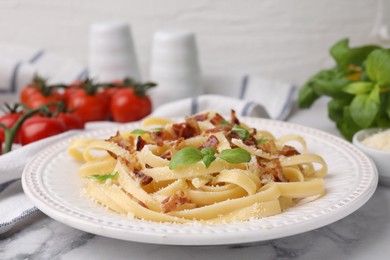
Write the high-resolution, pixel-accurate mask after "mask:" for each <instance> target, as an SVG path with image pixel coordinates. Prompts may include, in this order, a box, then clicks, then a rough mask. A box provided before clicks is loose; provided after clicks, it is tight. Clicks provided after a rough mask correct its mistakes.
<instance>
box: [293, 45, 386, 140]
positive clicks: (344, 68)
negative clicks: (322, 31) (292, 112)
mask: <svg viewBox="0 0 390 260" xmlns="http://www.w3.org/2000/svg"><path fill="white" fill-rule="evenodd" d="M330 53H331V55H332V57H333V59H334V60H335V63H336V66H335V67H333V68H331V69H325V70H321V71H319V72H318V73H316V74H315V75H314V76H312V77H311V78H310V79H309V80H308V81H307V82H306V83H305V84H304V85H303V86H302V88H301V89H300V92H299V97H298V104H299V106H300V107H301V108H308V107H310V106H311V105H312V104H313V103H314V102H315V101H316V100H317V99H318V98H319V97H321V96H329V97H331V100H330V101H329V103H328V116H329V118H330V119H331V120H333V121H334V122H335V123H336V126H337V128H338V129H339V131H340V133H341V134H342V135H343V136H344V137H345V138H346V139H348V140H351V139H352V136H353V135H354V134H355V133H356V132H357V131H359V130H360V129H363V128H368V127H390V73H389V71H390V49H385V48H381V47H379V46H375V45H366V46H361V47H356V48H350V47H349V41H348V39H344V40H341V41H339V42H337V43H336V44H335V45H333V46H332V47H331V49H330Z"/></svg>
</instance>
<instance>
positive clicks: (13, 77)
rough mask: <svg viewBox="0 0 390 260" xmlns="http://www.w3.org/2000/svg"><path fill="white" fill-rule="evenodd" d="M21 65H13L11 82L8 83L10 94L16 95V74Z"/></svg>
mask: <svg viewBox="0 0 390 260" xmlns="http://www.w3.org/2000/svg"><path fill="white" fill-rule="evenodd" d="M21 65H22V62H21V61H19V62H18V63H16V64H15V67H14V69H13V70H12V76H11V82H10V87H11V89H10V93H16V86H17V81H18V73H19V69H20V66H21Z"/></svg>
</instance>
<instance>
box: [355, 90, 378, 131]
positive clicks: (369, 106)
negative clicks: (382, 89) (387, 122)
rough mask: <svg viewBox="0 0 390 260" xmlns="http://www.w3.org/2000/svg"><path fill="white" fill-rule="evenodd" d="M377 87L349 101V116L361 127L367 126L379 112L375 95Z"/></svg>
mask: <svg viewBox="0 0 390 260" xmlns="http://www.w3.org/2000/svg"><path fill="white" fill-rule="evenodd" d="M375 93H379V92H377V88H375V89H374V90H373V91H372V92H371V93H370V94H361V95H357V96H356V97H355V98H354V99H353V100H352V103H351V110H350V113H351V117H352V119H353V120H354V121H355V122H356V124H357V125H358V126H360V127H361V128H367V127H369V126H370V125H371V124H372V123H373V122H374V120H375V117H376V116H377V114H378V112H379V109H380V108H379V104H378V102H377V100H376V99H377V97H376V95H375Z"/></svg>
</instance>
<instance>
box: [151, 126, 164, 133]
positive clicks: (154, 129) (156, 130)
mask: <svg viewBox="0 0 390 260" xmlns="http://www.w3.org/2000/svg"><path fill="white" fill-rule="evenodd" d="M161 130H164V127H156V128H153V129H152V131H153V132H158V131H161Z"/></svg>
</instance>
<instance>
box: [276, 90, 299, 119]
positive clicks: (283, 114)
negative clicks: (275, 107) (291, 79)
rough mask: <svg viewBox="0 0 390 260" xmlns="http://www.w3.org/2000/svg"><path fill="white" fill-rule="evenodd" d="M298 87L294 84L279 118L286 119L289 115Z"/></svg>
mask: <svg viewBox="0 0 390 260" xmlns="http://www.w3.org/2000/svg"><path fill="white" fill-rule="evenodd" d="M297 89H298V87H297V86H295V85H294V86H292V87H291V89H290V92H289V93H288V96H287V100H286V102H285V103H284V105H283V108H282V111H281V112H280V114H279V115H278V116H277V117H276V119H277V120H284V119H286V117H287V116H288V113H289V112H290V106H291V103H292V102H293V98H294V95H295V92H296V90H297Z"/></svg>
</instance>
